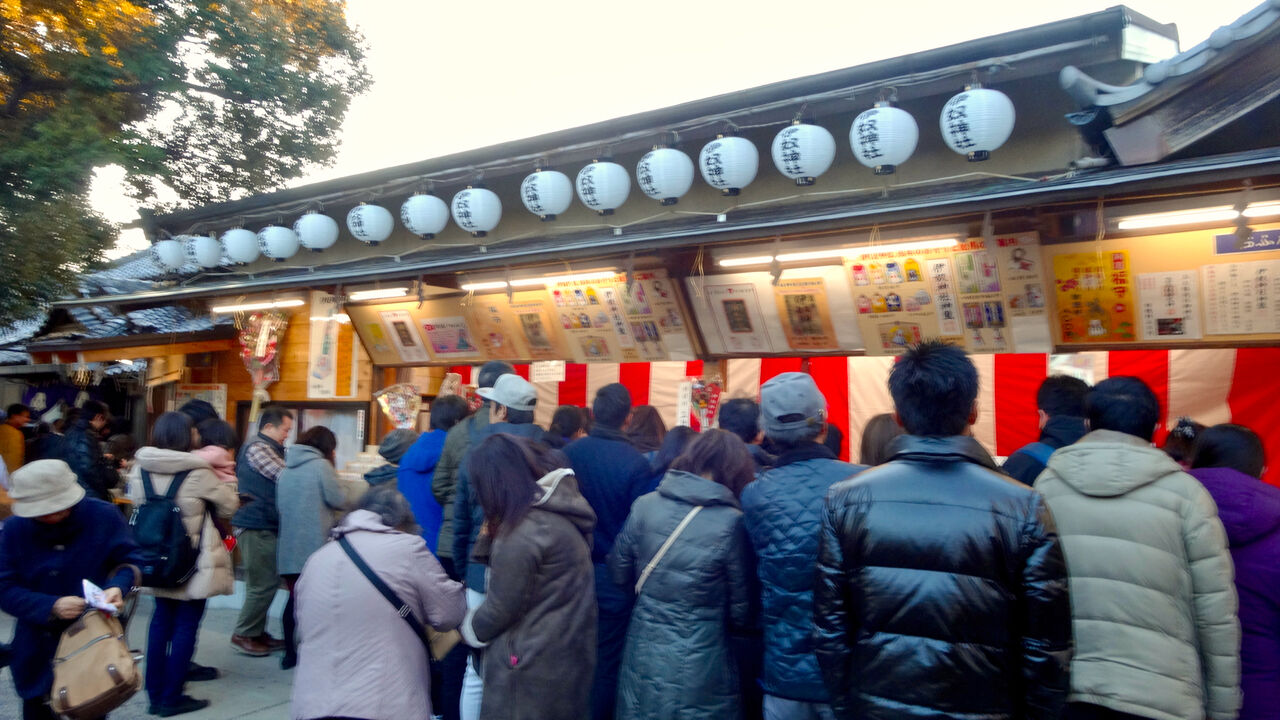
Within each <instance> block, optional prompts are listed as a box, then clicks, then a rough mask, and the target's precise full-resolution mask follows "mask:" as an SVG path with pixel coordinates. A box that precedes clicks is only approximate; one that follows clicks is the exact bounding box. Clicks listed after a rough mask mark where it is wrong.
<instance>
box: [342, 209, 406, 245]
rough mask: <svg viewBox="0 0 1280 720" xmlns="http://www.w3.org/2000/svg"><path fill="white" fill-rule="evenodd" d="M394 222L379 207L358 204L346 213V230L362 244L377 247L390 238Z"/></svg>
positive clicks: (389, 214)
mask: <svg viewBox="0 0 1280 720" xmlns="http://www.w3.org/2000/svg"><path fill="white" fill-rule="evenodd" d="M395 226H396V221H395V219H394V218H392V217H391V211H390V210H388V209H386V208H384V207H382V206H381V205H369V204H366V203H360V204H359V205H357V206H355V207H353V208H351V211H350V212H348V213H347V230H350V231H351V235H352V236H354V237H355V239H357V240H359V241H360V242H362V243H367V244H369V245H377V244H378V243H380V242H382V241H383V240H386V239H387V238H389V237H391V231H392V230H394V229H395Z"/></svg>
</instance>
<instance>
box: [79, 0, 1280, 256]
mask: <svg viewBox="0 0 1280 720" xmlns="http://www.w3.org/2000/svg"><path fill="white" fill-rule="evenodd" d="M793 2H794V0H793ZM1260 2H1261V0H1218V1H1217V2H1204V0H1132V2H1129V3H1128V7H1130V8H1131V9H1133V10H1135V11H1136V12H1139V13H1142V14H1144V15H1146V16H1148V17H1150V18H1152V19H1154V20H1156V21H1159V22H1162V23H1176V24H1177V26H1178V30H1179V34H1180V39H1181V45H1182V48H1183V49H1184V50H1185V49H1187V48H1190V47H1192V46H1194V45H1195V44H1197V43H1199V42H1201V41H1202V40H1204V39H1205V38H1207V37H1208V35H1209V33H1211V32H1212V31H1213V30H1214V29H1216V28H1218V27H1220V26H1222V25H1226V24H1228V23H1230V22H1232V21H1234V20H1235V19H1236V18H1238V17H1239V16H1241V15H1243V14H1244V13H1245V12H1247V11H1248V10H1250V9H1252V8H1253V7H1255V6H1256V5H1258V4H1259V3H1260ZM347 5H348V17H349V19H350V21H351V22H352V23H353V24H354V25H355V26H356V27H357V28H359V30H360V32H361V33H362V34H363V35H364V37H365V41H366V46H367V49H368V50H367V58H366V62H367V67H368V70H369V73H370V75H371V76H372V78H373V86H372V88H371V89H370V90H369V91H368V92H366V93H365V94H364V95H362V96H360V97H358V98H356V99H355V100H353V101H352V104H351V108H350V110H349V111H348V113H347V117H346V119H345V120H344V122H343V125H342V146H341V150H340V151H339V153H338V156H337V158H336V160H335V162H334V164H333V165H332V166H331V167H326V168H322V169H319V170H317V171H315V172H312V173H309V174H308V175H307V176H306V177H304V178H301V179H299V180H295V181H293V182H291V183H290V185H301V184H306V183H310V182H318V181H321V180H327V179H331V178H335V177H342V176H346V175H354V174H357V173H362V172H366V171H370V170H377V169H379V168H385V167H389V166H393V165H400V164H404V163H409V162H415V161H418V160H425V159H429V158H433V157H438V156H441V155H447V154H450V153H454V152H459V151H462V150H468V149H473V148H478V147H484V146H487V145H493V144H497V143H502V142H506V141H509V140H514V139H518V138H522V137H529V136H533V135H538V134H541V133H546V132H551V131H555V130H561V129H565V128H571V127H576V126H579V125H585V124H588V123H592V122H597V121H600V120H607V119H609V118H615V117H621V116H624V115H630V114H633V113H637V112H642V111H645V110H652V109H655V108H661V107H667V106H670V105H675V104H678V103H681V102H686V101H689V100H696V99H698V98H704V97H709V96H712V95H718V94H721V93H725V92H732V91H735V90H742V89H745V88H751V87H755V86H758V85H764V84H767V83H771V82H776V81H781V80H787V79H790V78H797V77H803V76H805V75H812V74H815V73H820V72H825V71H828V70H835V69H839V68H844V67H850V66H853V65H860V64H862V63H866V62H871V61H875V60H882V59H886V58H892V57H897V56H900V55H905V54H909V53H912V52H919V51H922V50H929V49H932V48H937V47H943V46H946V45H951V44H954V43H958V42H964V41H967V40H973V39H976V38H980V37H985V36H988V35H995V34H998V33H1001V32H1007V31H1010V30H1017V29H1020V28H1026V27H1031V26H1033V25H1039V24H1042V23H1046V22H1052V21H1054V20H1062V19H1065V18H1069V17H1074V16H1078V15H1084V14H1087V13H1090V12H1096V11H1099V10H1103V9H1106V8H1107V7H1109V6H1112V5H1114V2H1106V1H1105V0H1084V1H1082V2H1074V3H1057V2H1046V1H1045V0H1021V1H1019V2H1000V1H997V0H969V2H960V1H958V0H951V1H944V0H914V1H908V2H887V3H885V4H884V5H880V4H878V3H867V2H853V1H851V0H804V1H803V2H794V4H792V2H778V0H738V1H737V2H734V3H726V2H708V1H707V0H683V1H682V2H670V1H668V0H653V1H650V2H645V3H635V2H629V1H627V0H611V1H610V0H604V1H602V0H590V1H586V2H583V1H573V0H544V1H543V2H539V3H526V2H516V1H515V0H497V1H492V2H488V3H460V2H456V1H455V0H447V1H446V0H348V3H347ZM478 8H484V10H483V11H482V12H477V9H478ZM121 178H122V175H121V171H120V170H119V169H118V168H106V169H103V170H101V171H100V172H99V173H98V178H97V181H96V182H95V183H94V186H93V189H92V198H91V199H92V202H93V206H94V208H95V209H96V210H98V211H99V212H100V213H102V214H103V215H104V216H105V217H106V218H107V219H109V220H111V221H113V222H119V223H127V222H129V221H130V220H132V219H134V218H135V217H136V212H135V211H136V208H135V207H134V206H133V205H132V203H130V201H128V200H127V199H126V198H124V197H123V196H121V195H120V193H119V188H120V187H121ZM145 246H146V240H145V238H143V237H142V236H141V231H136V230H135V231H125V232H123V233H122V234H121V241H120V242H119V243H118V244H117V247H116V248H115V249H114V250H113V251H112V252H111V253H109V257H120V256H123V255H126V254H128V253H130V252H134V251H136V250H138V249H141V248H142V247H145Z"/></svg>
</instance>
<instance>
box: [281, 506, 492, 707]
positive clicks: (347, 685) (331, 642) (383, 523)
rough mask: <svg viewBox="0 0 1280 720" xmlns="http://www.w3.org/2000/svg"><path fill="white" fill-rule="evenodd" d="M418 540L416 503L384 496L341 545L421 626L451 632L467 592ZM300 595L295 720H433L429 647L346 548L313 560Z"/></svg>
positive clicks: (364, 511)
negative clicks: (360, 561) (345, 544)
mask: <svg viewBox="0 0 1280 720" xmlns="http://www.w3.org/2000/svg"><path fill="white" fill-rule="evenodd" d="M417 532H418V531H417V527H416V526H415V523H414V519H413V510H412V508H410V507H409V501H408V500H405V498H404V496H403V495H401V494H400V493H399V491H397V490H395V489H394V488H390V487H379V488H374V489H373V490H370V491H369V492H368V494H366V495H365V496H364V498H363V499H362V500H361V502H360V508H359V509H358V510H354V511H352V512H351V514H349V515H347V517H346V518H345V519H344V520H343V521H342V523H341V524H340V525H338V527H336V528H334V530H333V533H332V536H333V537H334V538H335V539H336V538H346V540H347V541H348V542H349V543H350V544H351V546H352V547H353V548H354V550H355V551H356V552H357V553H358V554H359V555H360V557H361V558H362V559H363V560H364V562H365V563H366V564H368V565H369V567H370V568H371V569H372V570H373V571H374V573H376V574H377V575H378V577H380V578H381V579H382V581H383V582H384V583H386V584H387V585H389V586H390V587H391V589H392V590H393V591H394V592H395V594H396V595H398V596H399V598H400V600H401V601H403V602H404V603H405V604H406V605H408V606H409V609H410V611H411V612H412V613H413V616H414V617H415V618H416V619H417V620H418V622H419V623H421V624H422V625H423V626H427V625H430V626H431V627H433V628H435V629H436V630H451V629H453V628H456V627H457V626H458V625H459V624H460V623H461V622H462V618H463V616H464V615H465V614H466V610H467V606H466V602H465V601H464V599H463V592H462V585H461V583H457V582H454V581H453V580H450V579H449V577H448V576H447V575H446V574H445V572H444V568H442V567H441V566H440V562H439V561H438V560H436V558H435V556H434V555H432V554H431V551H430V550H428V549H427V544H426V542H425V541H424V540H423V539H422V537H421V536H420V535H418V534H417ZM296 593H297V596H296V598H295V601H296V604H297V607H296V616H297V622H298V625H297V636H298V669H297V674H296V675H295V676H294V681H293V708H292V716H293V718H294V720H312V719H313V718H330V717H346V718H363V719H364V720H405V719H407V718H429V717H431V687H430V677H431V671H430V669H429V665H428V661H427V650H426V647H425V646H424V644H423V642H422V640H421V639H419V638H418V637H416V636H415V635H414V634H413V631H412V630H410V626H409V624H408V623H407V622H405V619H404V618H402V617H400V616H399V615H398V614H397V613H396V608H395V607H393V606H392V605H391V603H390V602H388V600H387V599H386V598H385V597H384V596H383V595H382V594H381V593H379V592H378V590H377V589H375V588H374V586H373V585H372V584H371V583H370V582H369V580H368V579H366V578H365V576H364V575H363V574H362V573H361V572H360V570H359V568H357V567H356V565H355V563H354V562H352V560H351V558H349V557H348V556H347V553H346V552H345V551H344V550H343V548H342V546H341V545H340V544H339V543H337V542H328V543H325V544H324V546H322V547H321V548H320V549H319V550H317V551H316V552H315V553H313V554H312V555H311V557H310V558H309V559H308V560H307V564H306V566H304V567H303V569H302V576H301V577H299V578H298V584H297V588H296Z"/></svg>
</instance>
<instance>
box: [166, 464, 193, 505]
mask: <svg viewBox="0 0 1280 720" xmlns="http://www.w3.org/2000/svg"><path fill="white" fill-rule="evenodd" d="M190 474H191V471H190V470H183V471H182V472H180V473H178V474H177V475H174V476H173V479H172V480H170V481H169V489H168V490H165V491H164V497H165V499H166V500H173V499H176V498H177V497H178V488H180V487H182V483H183V482H184V481H185V480H186V479H187V476H188V475H190Z"/></svg>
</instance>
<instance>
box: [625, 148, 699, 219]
mask: <svg viewBox="0 0 1280 720" xmlns="http://www.w3.org/2000/svg"><path fill="white" fill-rule="evenodd" d="M636 184H637V185H639V186H640V191H641V192H643V193H644V194H645V195H648V196H649V197H651V198H653V199H654V200H657V201H659V202H660V203H661V204H662V205H675V204H676V202H677V201H679V199H680V198H682V197H684V196H685V194H686V193H688V192H689V188H691V187H693V160H692V159H691V158H690V157H689V156H688V155H685V154H684V153H682V152H680V151H679V150H676V149H675V148H666V147H660V148H654V149H653V150H650V151H649V152H647V153H645V155H644V157H642V158H640V162H639V163H638V164H637V165H636Z"/></svg>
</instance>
